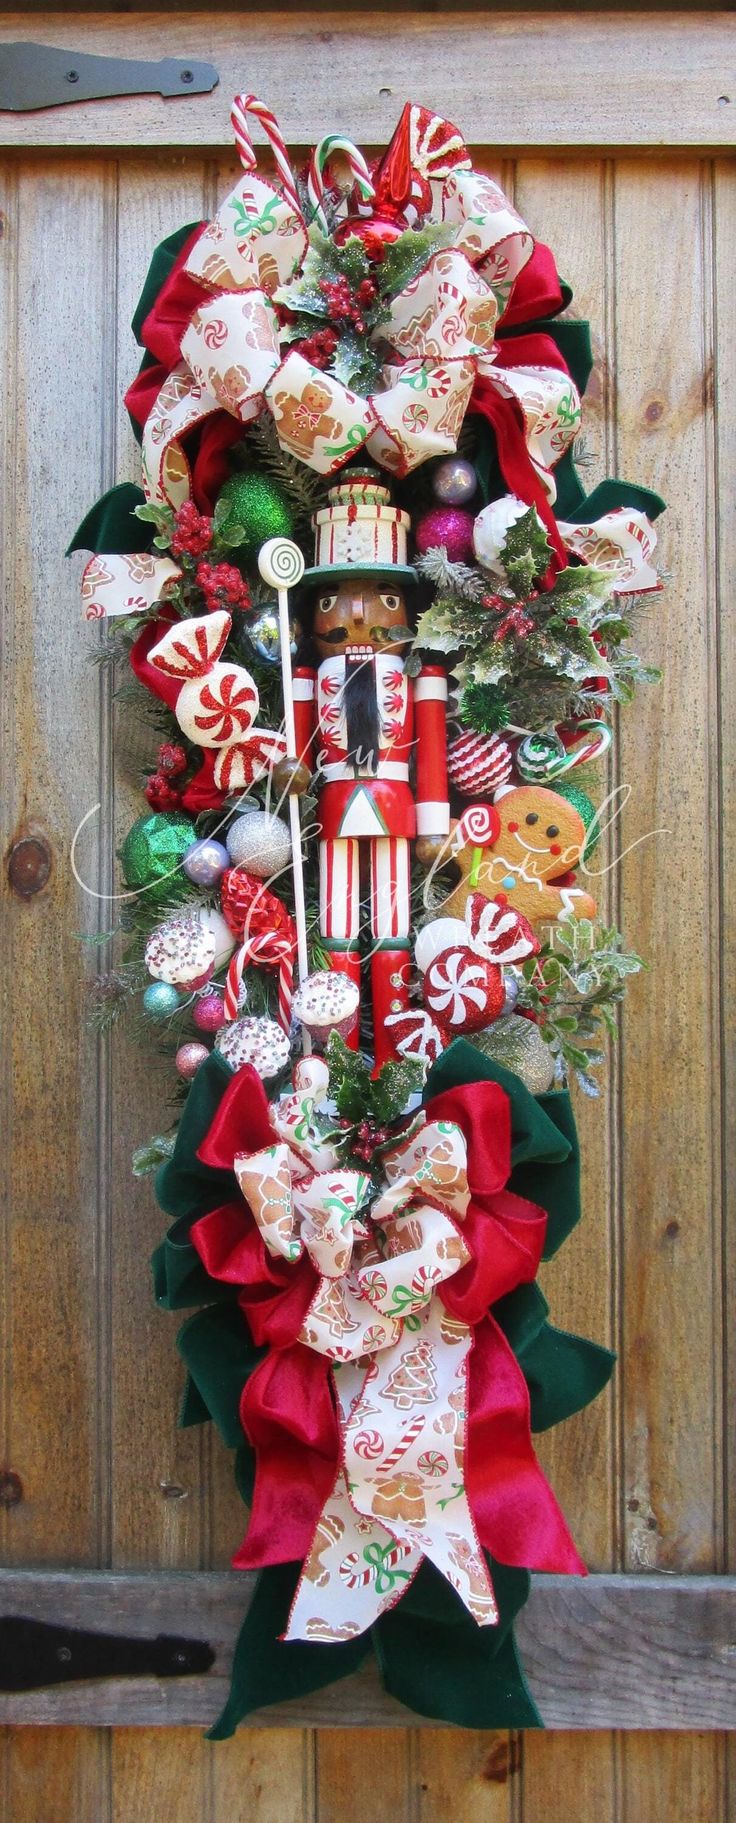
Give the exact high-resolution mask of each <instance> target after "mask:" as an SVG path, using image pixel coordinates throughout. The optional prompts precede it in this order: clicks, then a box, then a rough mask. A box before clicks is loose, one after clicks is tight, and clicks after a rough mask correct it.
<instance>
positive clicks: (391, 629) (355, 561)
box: [277, 468, 449, 1069]
mask: <svg viewBox="0 0 736 1823" xmlns="http://www.w3.org/2000/svg"><path fill="white" fill-rule="evenodd" d="M313 525H314V528H315V532H316V551H315V567H314V568H313V569H311V570H307V571H306V574H305V577H304V588H305V591H306V592H307V600H308V603H309V613H308V615H307V616H306V617H305V618H307V620H310V619H311V648H312V649H311V652H310V654H309V656H310V658H311V657H312V656H313V659H314V662H313V663H307V664H297V666H296V668H295V671H294V712H295V722H296V747H297V754H298V755H299V758H300V761H301V767H300V766H297V767H296V768H295V769H293V771H292V775H291V777H290V779H289V784H290V788H291V789H292V790H293V789H296V790H304V789H305V788H306V783H307V780H308V778H309V776H311V774H312V773H314V774H315V775H316V783H317V801H318V817H319V860H320V932H321V936H322V939H323V944H324V948H325V950H326V951H327V952H328V954H329V957H330V967H331V968H332V969H336V970H338V971H340V972H341V973H344V974H346V975H348V976H349V977H350V979H351V980H352V981H354V982H355V984H356V985H357V986H358V987H359V986H360V966H361V954H360V935H361V932H360V923H361V919H360V906H361V873H362V874H363V886H364V889H365V891H366V893H367V896H368V901H369V905H370V916H369V920H367V922H368V923H369V927H370V934H369V937H367V942H366V947H369V948H370V957H371V962H370V969H371V997H372V1003H373V1023H374V1034H375V1047H374V1048H375V1067H376V1069H379V1068H380V1066H381V1065H382V1064H383V1063H385V1062H386V1061H387V1060H388V1059H389V1058H390V1057H392V1056H393V1055H394V1047H393V1043H392V1040H391V1037H390V1034H389V1032H387V1031H386V1029H385V1023H384V1022H385V1019H386V1016H387V1014H389V1013H391V1012H401V1011H402V1010H403V1008H404V1007H405V1006H406V1005H407V1001H408V986H409V953H410V933H411V907H410V873H411V860H410V852H411V851H410V844H411V842H412V840H413V839H414V838H415V837H416V836H417V835H418V836H424V837H436V838H440V837H442V836H443V835H446V834H447V832H448V829H449V804H448V796H447V768H446V759H445V752H446V704H447V680H446V678H445V675H444V672H443V671H442V669H441V668H440V667H439V666H437V665H425V666H423V667H422V670H421V671H420V673H419V675H418V677H416V678H409V677H407V675H406V671H405V667H404V653H405V651H406V648H407V646H408V644H409V643H410V641H411V638H412V634H411V629H410V627H409V626H408V624H407V622H408V610H407V605H406V597H407V592H408V591H409V590H410V589H411V588H412V587H413V585H414V584H415V583H416V580H417V576H416V571H415V570H414V569H413V568H412V567H411V565H410V564H408V563H407V561H406V544H407V531H408V528H409V516H408V514H407V513H405V512H402V511H401V510H400V509H399V508H398V507H395V506H393V505H392V504H391V495H390V491H389V489H388V488H387V487H386V486H384V485H383V481H382V479H381V477H380V476H379V475H378V474H377V473H375V472H373V471H371V470H368V469H357V468H354V469H351V470H350V471H349V473H346V474H345V475H344V476H343V477H342V478H341V479H340V481H339V482H338V483H337V485H336V486H335V487H333V488H331V489H330V492H329V494H328V504H327V506H326V507H324V508H323V509H322V510H321V511H319V512H317V513H315V515H314V519H313ZM285 767H288V762H282V764H281V766H280V767H278V768H277V782H278V780H279V779H280V778H285V770H284V768H285ZM361 862H364V865H363V868H361ZM353 1042H354V1044H355V1046H356V1047H357V1044H358V1035H357V1029H356V1032H355V1035H354V1038H353Z"/></svg>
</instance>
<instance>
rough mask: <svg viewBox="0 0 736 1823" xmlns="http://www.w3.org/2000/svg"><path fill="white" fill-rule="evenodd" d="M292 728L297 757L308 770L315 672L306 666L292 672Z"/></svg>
mask: <svg viewBox="0 0 736 1823" xmlns="http://www.w3.org/2000/svg"><path fill="white" fill-rule="evenodd" d="M293 694H294V730H295V734H296V753H297V759H298V760H301V761H302V762H303V764H304V765H305V766H308V767H309V770H310V772H311V771H312V770H313V767H314V737H315V734H316V731H317V673H316V671H312V670H309V669H308V668H307V667H306V666H300V667H298V668H297V670H296V671H295V672H294V677H293Z"/></svg>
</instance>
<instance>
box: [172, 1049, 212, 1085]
mask: <svg viewBox="0 0 736 1823" xmlns="http://www.w3.org/2000/svg"><path fill="white" fill-rule="evenodd" d="M208 1057H209V1051H208V1049H207V1046H206V1044H194V1043H190V1044H180V1046H179V1049H178V1051H177V1053H176V1057H175V1058H174V1062H175V1064H176V1067H177V1070H178V1071H179V1075H180V1076H183V1077H184V1080H185V1082H191V1080H192V1077H193V1076H196V1074H197V1071H198V1070H199V1069H200V1068H201V1066H202V1064H203V1063H205V1062H206V1060H207V1058H208Z"/></svg>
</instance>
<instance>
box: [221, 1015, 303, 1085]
mask: <svg viewBox="0 0 736 1823" xmlns="http://www.w3.org/2000/svg"><path fill="white" fill-rule="evenodd" d="M215 1050H216V1051H219V1052H220V1055H221V1056H222V1057H224V1059H225V1062H226V1063H229V1065H230V1068H231V1070H242V1068H243V1066H244V1064H246V1063H251V1064H252V1065H253V1068H254V1070H257V1072H258V1075H259V1076H260V1077H261V1078H262V1079H263V1081H264V1082H267V1081H268V1080H269V1079H270V1077H272V1076H278V1074H279V1072H280V1071H281V1070H283V1068H284V1065H285V1064H286V1063H288V1060H289V1040H288V1038H287V1036H286V1033H285V1032H282V1030H281V1026H280V1025H277V1024H276V1021H275V1019H267V1018H265V1016H264V1017H260V1018H257V1019H235V1020H233V1023H232V1025H223V1026H221V1028H220V1031H219V1032H218V1034H217V1037H216V1039H215Z"/></svg>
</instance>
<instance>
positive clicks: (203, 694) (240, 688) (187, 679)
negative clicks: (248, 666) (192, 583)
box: [149, 608, 259, 747]
mask: <svg viewBox="0 0 736 1823" xmlns="http://www.w3.org/2000/svg"><path fill="white" fill-rule="evenodd" d="M231 626H232V618H231V616H230V615H229V614H228V613H227V612H226V610H225V609H224V608H222V609H220V610H219V612H216V613H214V614H207V615H205V616H204V617H203V618H202V619H199V618H197V619H192V620H179V621H176V622H175V623H174V625H173V626H172V627H170V628H169V630H168V632H166V633H165V634H164V636H163V639H159V640H158V642H157V644H156V645H155V646H152V648H151V651H150V653H149V662H150V664H152V665H153V667H154V669H155V670H156V671H163V672H164V674H165V675H166V676H167V677H175V678H178V679H179V680H180V682H181V689H180V691H179V695H178V697H177V699H176V707H175V710H174V713H175V715H176V719H177V721H178V723H179V727H180V728H181V730H182V732H183V733H184V734H185V735H186V736H187V738H188V740H190V741H195V742H196V744H197V746H198V747H229V746H230V745H231V744H232V743H233V742H234V741H241V740H243V739H244V737H245V735H247V734H248V733H249V732H250V729H251V728H252V726H253V723H254V721H255V719H256V716H257V714H258V702H259V697H258V691H257V689H256V686H255V684H254V682H253V679H252V677H251V675H250V672H249V671H246V670H245V669H244V667H243V665H235V664H231V663H221V662H220V654H221V652H222V650H223V648H224V646H225V643H226V641H227V637H228V634H229V632H230V628H231Z"/></svg>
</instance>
